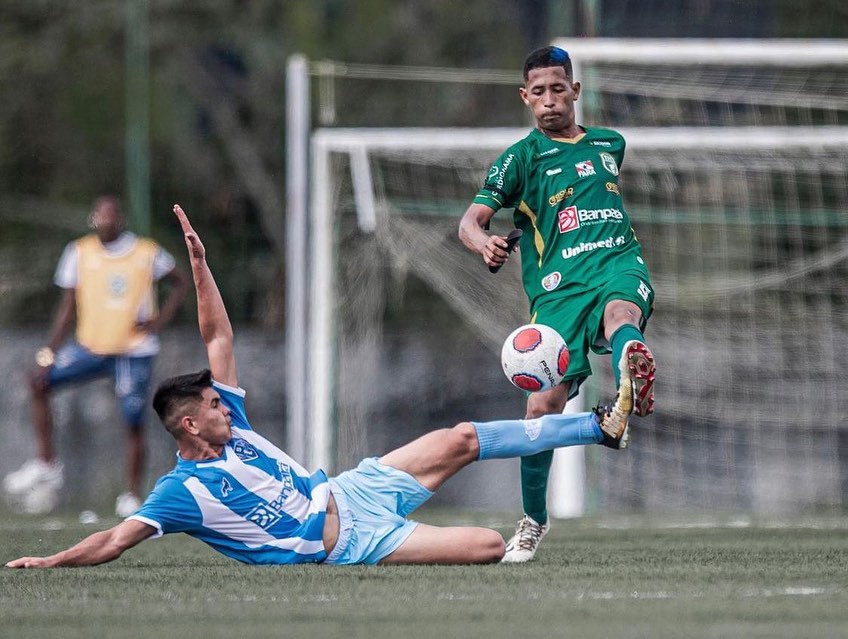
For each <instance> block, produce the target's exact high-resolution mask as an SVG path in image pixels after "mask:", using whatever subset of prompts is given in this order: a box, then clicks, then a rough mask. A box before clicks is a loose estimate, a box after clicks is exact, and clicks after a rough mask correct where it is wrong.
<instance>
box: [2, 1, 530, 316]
mask: <svg viewBox="0 0 848 639" xmlns="http://www.w3.org/2000/svg"><path fill="white" fill-rule="evenodd" d="M526 4H527V5H528V6H531V5H533V4H535V3H532V2H530V3H526ZM521 7H522V3H510V2H506V1H502V2H501V1H495V2H488V3H483V2H465V3H455V2H452V1H450V0H440V1H436V2H420V3H419V2H414V1H412V0H409V1H403V2H391V3H389V2H384V1H377V0H363V1H359V2H356V3H352V2H341V1H339V0H323V1H313V2H306V1H303V2H280V1H279V0H276V1H272V0H249V1H248V0H210V1H207V2H193V1H189V0H152V1H150V2H149V3H148V8H149V32H150V76H151V77H150V91H151V122H150V131H151V157H150V164H151V177H152V191H153V192H152V195H151V202H152V209H153V210H152V212H151V216H152V220H151V226H152V235H153V236H154V237H155V238H156V239H157V240H159V241H160V242H161V243H162V244H164V245H165V246H166V247H168V248H169V249H170V250H172V251H173V252H174V253H175V255H176V256H177V257H178V258H179V259H182V252H183V251H182V246H181V242H180V238H179V236H178V234H177V233H176V228H175V226H174V224H173V221H172V220H171V214H170V204H171V203H172V202H174V201H180V202H181V203H183V205H184V206H185V207H186V208H187V210H189V211H190V212H191V213H192V215H193V216H194V219H195V220H196V221H197V225H198V228H199V229H200V230H201V231H205V232H204V239H205V241H206V242H207V244H208V245H209V249H210V254H211V256H212V260H213V261H214V262H216V263H217V264H219V265H221V266H219V268H218V269H217V272H218V273H219V279H220V280H221V286H222V289H223V290H224V293H225V296H226V297H227V300H228V302H229V303H230V306H231V308H232V312H233V314H234V316H235V318H236V319H239V320H250V321H258V322H261V323H263V324H266V325H270V326H280V325H281V324H282V321H283V318H282V312H283V308H284V304H283V294H284V291H283V282H284V277H283V273H282V268H283V264H284V242H285V201H284V194H285V185H284V166H283V162H284V124H285V103H284V99H285V96H284V81H285V78H284V73H285V63H286V59H287V57H288V56H289V55H291V54H292V53H294V52H303V53H305V54H306V55H307V56H309V57H310V58H314V59H318V58H333V59H339V60H345V61H349V62H372V63H375V62H379V63H381V64H418V65H427V64H429V65H443V66H463V67H469V66H470V67H475V66H479V67H484V68H485V67H493V66H495V67H496V66H502V65H511V66H514V65H515V61H516V60H518V59H520V58H521V56H522V55H523V54H524V52H525V50H526V49H527V47H528V43H527V42H525V41H524V38H523V37H522V36H521V31H520V29H521V27H520V25H519V24H518V22H519V21H518V15H520V10H521ZM125 10H126V6H125V0H98V1H96V2H94V1H87V2H76V1H70V0H64V1H60V0H53V1H47V0H43V1H38V0H35V1H34V0H5V1H4V2H3V3H2V4H0V95H2V96H3V98H2V100H0V220H2V222H3V229H4V230H3V235H2V239H0V266H2V270H0V273H2V275H0V293H2V303H0V322H3V323H4V324H18V323H28V322H31V321H40V322H44V321H46V320H47V319H48V316H49V311H50V310H51V309H52V306H53V304H55V299H56V296H55V291H53V290H52V286H51V283H50V282H51V279H52V278H51V274H52V270H53V267H54V266H55V261H56V259H58V256H59V253H60V252H61V248H62V246H63V245H64V243H65V242H67V241H69V240H71V239H73V238H74V237H76V236H78V235H80V234H82V233H84V232H85V230H86V229H85V218H86V214H87V211H88V207H89V204H90V202H91V200H92V199H93V197H94V195H95V194H96V193H97V192H98V191H100V190H102V189H104V188H108V189H113V190H117V191H119V192H123V191H124V190H125V189H124V180H125V159H124V132H125V126H126V123H125V104H124V100H125V80H126V77H125V74H126V66H125V51H124V47H125V30H126V13H125ZM360 99H361V100H362V101H363V102H367V101H368V99H369V98H368V96H367V95H362V96H361V98H360ZM432 107H433V105H421V107H420V108H421V112H422V113H424V112H428V111H432V110H433V109H432ZM370 124H372V125H376V124H379V122H371V123H370ZM409 124H415V122H414V118H412V119H411V121H410V122H409ZM24 256H27V257H24ZM187 306H191V305H187ZM186 312H187V313H191V312H192V311H191V310H190V309H188V310H187V311H186Z"/></svg>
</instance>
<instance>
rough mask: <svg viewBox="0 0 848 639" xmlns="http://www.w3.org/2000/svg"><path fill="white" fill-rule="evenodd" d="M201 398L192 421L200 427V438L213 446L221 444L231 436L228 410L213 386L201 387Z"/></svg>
mask: <svg viewBox="0 0 848 639" xmlns="http://www.w3.org/2000/svg"><path fill="white" fill-rule="evenodd" d="M202 394H203V400H202V401H201V402H200V404H199V406H198V407H197V413H196V414H195V416H194V423H195V424H196V425H197V427H198V428H199V429H200V433H199V435H200V438H201V439H203V441H205V442H207V443H209V444H211V445H213V446H223V445H224V444H226V443H227V442H228V441H230V439H231V438H232V436H233V434H232V431H231V429H230V410H229V409H228V408H227V407H226V406H224V405H223V404H222V403H221V396H220V395H219V394H218V393H217V391H215V389H213V388H204V389H203V393H202Z"/></svg>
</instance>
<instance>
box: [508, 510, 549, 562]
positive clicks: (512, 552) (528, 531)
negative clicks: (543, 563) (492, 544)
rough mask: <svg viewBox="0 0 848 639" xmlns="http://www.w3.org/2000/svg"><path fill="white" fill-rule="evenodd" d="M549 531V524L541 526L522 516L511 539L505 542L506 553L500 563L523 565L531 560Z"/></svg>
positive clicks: (528, 517) (526, 516)
mask: <svg viewBox="0 0 848 639" xmlns="http://www.w3.org/2000/svg"><path fill="white" fill-rule="evenodd" d="M550 529H551V525H550V523H546V524H545V525H544V526H543V525H542V524H539V523H538V522H537V521H536V520H535V519H533V518H532V517H530V516H529V515H524V517H522V518H521V520H520V521H519V522H518V528H517V529H516V531H515V534H514V535H513V536H512V539H510V540H509V541H508V542H506V552H505V553H504V556H503V559H501V563H502V564H523V563H524V562H526V561H530V560H531V559H533V557H535V556H536V549H537V548H538V547H539V542H540V541H542V538H543V537H544V536H545V535H547V534H548V531H549V530H550Z"/></svg>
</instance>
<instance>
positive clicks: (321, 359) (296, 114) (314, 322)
mask: <svg viewBox="0 0 848 639" xmlns="http://www.w3.org/2000/svg"><path fill="white" fill-rule="evenodd" d="M553 43H554V44H556V45H558V46H561V47H563V48H565V49H566V50H568V51H569V53H570V55H571V57H572V63H573V65H574V71H575V78H576V79H577V80H580V78H581V77H582V70H583V68H584V67H585V66H587V65H588V64H590V63H599V62H605V63H606V62H612V63H615V62H628V63H633V62H634V61H635V60H638V61H639V62H644V63H647V64H655V65H678V66H679V65H681V64H692V65H698V64H709V65H713V66H731V67H732V66H743V65H757V66H780V67H786V68H804V67H813V66H822V65H829V64H833V65H848V40H812V39H793V40H731V39H721V40H706V39H691V40H682V39H670V40H658V39H605V38H599V39H573V40H572V39H562V38H558V39H556V40H554V41H553ZM309 76H310V65H309V63H308V62H307V61H306V59H305V58H303V57H302V56H294V57H293V58H291V59H290V61H289V65H288V78H287V89H288V94H287V101H288V104H287V131H288V145H287V180H288V181H287V192H288V217H287V219H288V222H287V224H288V233H287V248H288V258H287V259H288V261H287V326H286V332H287V340H286V342H287V362H286V379H287V381H286V395H287V407H288V426H287V433H288V444H287V445H288V447H289V449H290V450H291V452H292V454H294V455H295V456H296V457H299V458H301V459H304V460H305V461H306V465H307V466H308V467H311V468H316V467H321V468H325V469H326V470H328V471H333V470H334V469H333V468H332V465H333V464H332V459H333V455H332V445H333V444H332V440H333V437H332V433H333V425H332V392H333V389H332V386H331V385H329V384H327V383H326V375H327V373H326V372H327V371H329V370H332V365H333V347H332V344H333V326H334V318H333V308H332V307H333V300H332V297H331V286H330V284H331V281H332V273H333V271H334V269H335V267H336V265H335V263H334V257H335V256H334V251H333V246H332V242H333V236H332V227H333V219H332V210H331V201H330V199H331V198H330V194H331V193H332V192H333V188H332V184H333V176H332V173H331V170H330V162H329V157H330V154H331V153H333V152H345V153H349V154H350V167H351V177H352V182H353V185H354V193H355V200H356V208H357V212H358V213H357V214H358V216H359V223H360V226H361V228H363V230H367V229H368V228H369V225H373V223H374V217H373V211H374V193H373V188H372V187H371V184H370V166H369V162H368V150H369V149H379V148H393V147H394V148H396V147H400V146H402V147H403V148H405V149H407V150H409V151H411V152H415V151H416V150H423V149H426V148H440V147H441V148H449V147H451V146H461V145H462V144H471V145H472V146H480V147H481V148H494V147H499V148H501V149H503V148H506V147H507V146H509V145H510V144H511V143H513V142H515V141H516V140H518V139H520V138H521V137H524V135H526V133H527V131H528V130H529V126H523V127H517V128H497V129H459V128H447V129H416V128H392V129H387V128H373V129H371V128H359V129H343V128H333V129H319V130H316V131H312V129H311V118H310V116H309V112H310V101H309V94H310V89H309V84H310V83H309ZM582 106H583V105H582V103H581V102H580V101H578V102H577V103H576V110H577V113H576V115H577V118H578V120H579V121H582V120H583V112H582ZM619 130H620V131H621V133H622V134H623V135H624V136H625V139H626V140H627V142H628V147H629V148H638V147H639V146H643V145H644V146H650V147H651V148H662V145H668V146H669V147H674V148H681V147H682V146H686V145H689V146H697V147H701V148H724V147H729V146H731V145H732V146H737V145H739V144H740V142H741V143H742V144H744V145H748V146H749V147H750V146H754V145H758V146H763V147H769V146H774V145H776V144H780V145H784V146H787V145H788V146H791V145H793V144H799V142H798V140H800V139H803V141H804V144H803V146H809V145H810V142H811V140H814V141H815V143H816V144H818V143H820V144H821V145H822V146H823V147H827V146H833V145H840V146H846V145H848V127H842V126H817V127H766V126H762V127H761V126H750V127H669V128H630V129H628V128H626V127H619ZM471 195H473V194H469V201H470V198H471ZM307 249H308V250H307Z"/></svg>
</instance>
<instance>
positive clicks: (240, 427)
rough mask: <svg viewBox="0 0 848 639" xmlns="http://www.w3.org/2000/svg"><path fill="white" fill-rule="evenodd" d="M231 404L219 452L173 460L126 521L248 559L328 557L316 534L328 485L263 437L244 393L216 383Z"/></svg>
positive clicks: (279, 560)
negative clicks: (252, 422) (195, 458)
mask: <svg viewBox="0 0 848 639" xmlns="http://www.w3.org/2000/svg"><path fill="white" fill-rule="evenodd" d="M213 385H214V388H215V390H216V391H218V393H219V394H220V395H221V403H222V404H224V405H225V406H227V408H229V409H230V419H231V424H232V434H233V437H232V439H230V441H229V442H227V445H226V446H225V447H224V451H223V453H222V455H221V457H220V458H218V459H212V460H206V461H191V460H187V459H182V458H180V457H179V455H178V456H177V465H176V467H175V468H174V470H172V471H171V472H170V473H168V474H167V475H165V476H163V477H162V478H160V479H159V481H158V482H156V486H155V487H154V488H153V491H152V492H151V493H150V495H149V496H148V498H147V500H146V501H145V502H144V504H143V505H142V507H141V508H140V509H139V510H138V511H137V512H136V513H135V514H133V515H132V516H131V517H130V519H137V520H138V521H141V522H143V523H145V524H148V525H149V526H153V527H154V528H156V530H157V534H156V535H155V536H157V537H158V536H160V535H163V534H167V533H175V532H184V533H187V534H189V535H191V536H192V537H196V538H198V539H200V540H201V541H204V542H206V543H207V544H209V545H210V546H212V547H213V548H214V549H215V550H217V551H219V552H221V553H223V554H225V555H227V556H228V557H232V558H233V559H237V560H239V561H242V562H245V563H250V564H295V563H305V562H319V561H323V560H324V559H325V558H326V552H325V551H324V546H323V543H322V539H321V535H322V532H323V529H324V518H325V514H326V511H327V502H328V501H329V499H330V485H329V483H328V481H327V475H326V474H325V473H324V471H322V470H318V471H316V472H315V473H313V474H311V475H310V474H309V473H308V472H307V471H306V470H305V469H304V468H303V467H302V466H300V465H299V464H298V463H297V462H295V461H294V460H293V459H292V458H291V457H289V456H288V455H286V454H285V453H284V452H283V451H282V450H280V449H279V448H277V447H276V446H275V445H274V444H272V443H271V442H269V441H268V440H267V439H265V438H264V437H262V436H260V435H258V434H256V433H255V432H254V431H253V429H252V428H251V427H250V424H249V423H248V421H247V415H246V414H245V410H244V396H245V392H244V390H242V389H241V388H232V387H230V386H225V385H223V384H220V383H218V382H214V384H213Z"/></svg>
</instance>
